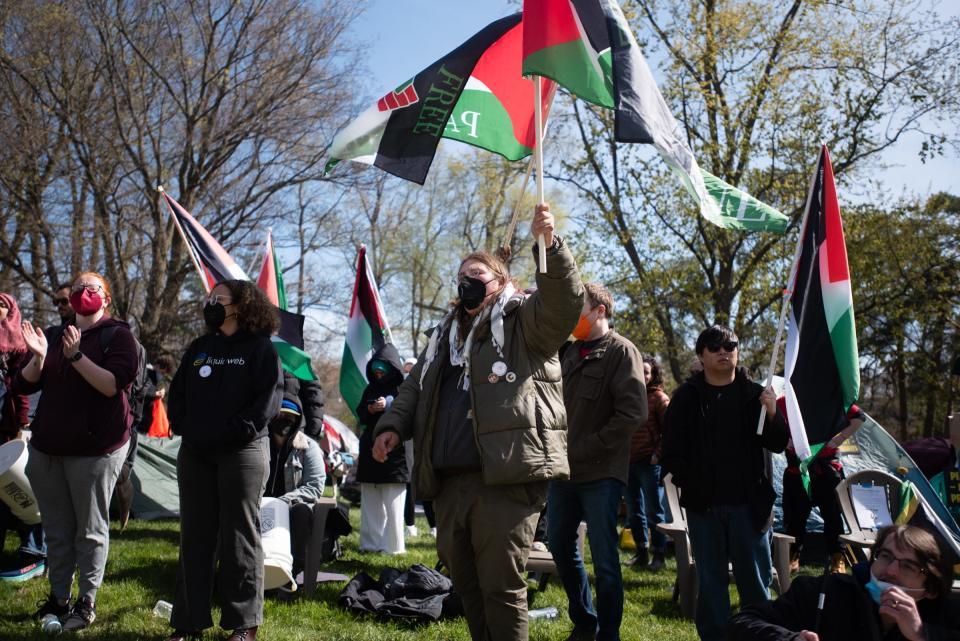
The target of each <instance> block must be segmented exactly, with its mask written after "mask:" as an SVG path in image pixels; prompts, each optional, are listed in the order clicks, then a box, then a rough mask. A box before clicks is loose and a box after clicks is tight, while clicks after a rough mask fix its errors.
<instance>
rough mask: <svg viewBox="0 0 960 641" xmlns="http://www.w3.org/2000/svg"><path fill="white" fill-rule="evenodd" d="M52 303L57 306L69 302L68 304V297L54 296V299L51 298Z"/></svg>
mask: <svg viewBox="0 0 960 641" xmlns="http://www.w3.org/2000/svg"><path fill="white" fill-rule="evenodd" d="M53 304H54V305H56V306H58V307H59V306H61V305H69V304H70V299H69V298H54V299H53Z"/></svg>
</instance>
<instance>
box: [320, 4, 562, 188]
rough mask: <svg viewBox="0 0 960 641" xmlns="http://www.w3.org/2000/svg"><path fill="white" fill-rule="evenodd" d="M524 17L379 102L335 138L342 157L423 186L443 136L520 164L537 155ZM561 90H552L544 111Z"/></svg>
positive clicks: (336, 156)
mask: <svg viewBox="0 0 960 641" xmlns="http://www.w3.org/2000/svg"><path fill="white" fill-rule="evenodd" d="M522 44H523V29H522V26H521V24H520V14H515V15H513V16H508V17H506V18H502V19H500V20H497V21H496V22H494V23H492V24H490V25H488V26H487V27H486V28H485V29H483V30H482V31H480V32H479V33H478V34H476V35H475V36H473V37H472V38H470V40H468V41H467V42H465V43H464V44H463V45H461V46H460V47H458V48H457V49H455V50H454V51H452V52H451V53H449V54H447V55H446V56H444V57H443V58H441V59H440V60H438V61H436V62H434V63H433V64H432V65H430V66H429V67H427V68H426V69H424V70H423V71H421V72H420V73H418V74H417V75H416V76H414V77H413V78H412V79H411V80H408V81H407V82H405V83H403V84H401V85H400V86H399V87H397V88H396V89H395V90H394V91H392V92H390V93H388V94H386V95H385V96H383V97H382V98H380V99H379V100H378V101H377V103H376V104H375V105H373V106H372V107H370V108H369V109H367V110H366V111H365V112H363V113H362V114H360V116H359V117H358V118H357V119H356V120H354V121H353V122H351V123H350V124H349V125H348V126H347V127H346V128H345V129H343V130H342V131H341V132H340V133H338V134H337V136H336V137H335V138H334V140H333V143H332V145H331V148H330V156H331V158H332V160H331V161H330V162H329V163H327V170H330V169H331V168H332V167H333V166H334V165H336V164H337V163H338V162H339V161H341V160H352V161H354V162H361V163H366V164H372V165H375V166H377V167H379V168H380V169H383V170H384V171H387V172H389V173H391V174H393V175H395V176H399V177H401V178H405V179H407V180H412V181H414V182H418V183H420V184H423V181H424V180H425V179H426V177H427V172H428V171H429V170H430V164H431V163H432V162H433V157H434V154H435V153H436V150H437V145H438V144H439V142H440V138H449V139H452V140H459V141H461V142H465V143H468V144H471V145H474V146H476V147H481V148H483V149H487V150H488V151H492V152H494V153H497V154H500V155H501V156H503V157H504V158H506V159H508V160H520V159H521V158H524V157H526V156H529V155H530V153H531V152H532V150H533V146H534V142H535V140H536V135H535V133H534V119H533V114H534V92H535V88H534V83H533V82H532V81H531V80H528V79H524V78H523V77H522V76H521V74H520V60H521V53H522ZM553 90H554V85H553V83H549V84H548V85H545V87H544V90H543V95H542V97H541V101H542V104H543V106H544V113H546V110H547V109H548V108H549V104H550V100H551V99H552V96H553Z"/></svg>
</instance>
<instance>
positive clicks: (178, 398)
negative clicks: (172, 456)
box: [167, 330, 283, 451]
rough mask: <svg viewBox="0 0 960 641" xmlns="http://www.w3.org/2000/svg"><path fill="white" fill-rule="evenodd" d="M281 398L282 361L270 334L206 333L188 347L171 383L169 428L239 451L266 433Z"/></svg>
mask: <svg viewBox="0 0 960 641" xmlns="http://www.w3.org/2000/svg"><path fill="white" fill-rule="evenodd" d="M282 398H283V375H282V370H281V369H280V361H279V360H278V359H277V352H276V350H275V349H274V348H273V343H271V342H270V339H269V338H268V337H266V336H255V335H253V334H251V333H249V332H245V331H242V330H241V331H238V332H237V333H235V334H233V335H232V336H226V335H224V334H221V333H219V332H218V333H214V334H205V335H203V336H201V337H200V338H198V339H196V340H195V341H193V342H192V343H191V344H190V346H189V347H188V348H187V351H186V353H185V354H184V355H183V359H182V360H181V361H180V367H179V369H177V373H176V374H174V376H173V381H172V382H171V383H170V394H169V396H168V398H167V414H168V416H169V418H170V429H171V430H173V432H174V433H175V434H179V435H180V436H182V437H183V440H184V442H186V443H188V444H190V445H193V446H195V447H198V448H202V449H210V450H215V451H235V450H238V449H240V448H241V447H243V446H244V445H247V444H248V443H251V442H252V441H255V440H257V439H260V438H264V437H266V435H267V425H269V423H270V420H271V419H273V417H274V416H276V415H277V413H278V412H279V411H280V401H281V399H282Z"/></svg>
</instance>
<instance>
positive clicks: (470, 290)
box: [457, 276, 494, 310]
mask: <svg viewBox="0 0 960 641" xmlns="http://www.w3.org/2000/svg"><path fill="white" fill-rule="evenodd" d="M490 280H494V279H490ZM489 282H490V281H489V280H488V281H487V282H486V283H485V282H483V281H482V280H480V279H479V278H473V277H472V276H464V277H463V278H461V279H460V283H459V284H458V285H457V296H459V297H460V304H461V305H463V308H464V309H468V310H469V309H476V308H478V307H480V306H481V305H483V299H485V298H486V297H487V283H489Z"/></svg>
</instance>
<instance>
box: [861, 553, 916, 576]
mask: <svg viewBox="0 0 960 641" xmlns="http://www.w3.org/2000/svg"><path fill="white" fill-rule="evenodd" d="M894 561H896V562H897V563H899V564H900V574H901V575H903V578H905V579H919V578H920V577H922V576H923V575H925V574H926V573H927V568H925V567H923V566H922V565H920V564H919V563H917V562H916V561H913V560H911V559H901V558H899V557H896V556H894V555H893V553H892V552H890V550H887V549H882V550H878V551H877V553H876V555H875V556H874V557H873V562H874V563H876V564H877V565H880V566H883V567H886V566H888V565H890V564H891V563H893V562H894Z"/></svg>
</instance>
